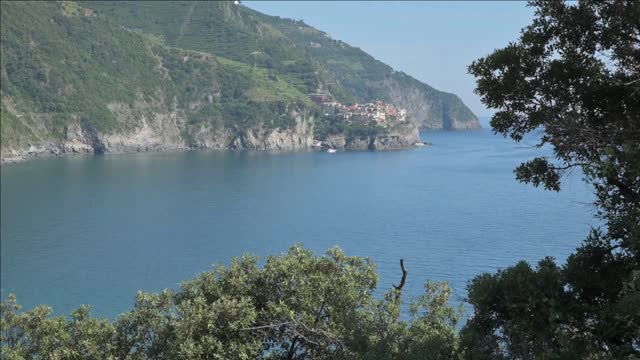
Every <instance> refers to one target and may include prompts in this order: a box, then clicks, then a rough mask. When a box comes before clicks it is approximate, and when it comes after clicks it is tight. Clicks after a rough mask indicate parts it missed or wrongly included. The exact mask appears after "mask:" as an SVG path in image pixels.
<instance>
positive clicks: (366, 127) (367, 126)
mask: <svg viewBox="0 0 640 360" xmlns="http://www.w3.org/2000/svg"><path fill="white" fill-rule="evenodd" d="M382 132H384V128H383V127H382V126H380V125H378V123H376V122H375V121H373V120H370V121H368V122H354V123H351V124H349V125H348V126H347V128H346V131H345V135H346V136H347V138H364V137H372V136H376V135H378V134H380V133H382Z"/></svg>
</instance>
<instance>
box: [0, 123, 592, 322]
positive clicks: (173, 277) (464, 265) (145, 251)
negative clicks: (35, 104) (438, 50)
mask: <svg viewBox="0 0 640 360" xmlns="http://www.w3.org/2000/svg"><path fill="white" fill-rule="evenodd" d="M423 138H424V139H425V140H427V141H431V142H432V143H433V144H434V145H433V146H432V147H429V148H423V149H412V150H407V151H396V152H380V153H371V152H347V153H337V154H327V153H314V152H306V153H276V154H269V153H250V152H183V153H151V154H129V155H113V156H89V157H69V158H59V159H51V160H37V161H32V162H27V163H24V164H17V165H9V166H3V167H2V169H1V180H2V181H1V184H2V185H1V188H2V193H1V195H2V196H1V199H2V200H1V205H2V207H1V209H2V212H1V220H2V222H1V250H2V252H1V254H2V255H1V260H2V263H1V281H2V282H1V292H2V296H3V297H4V296H6V295H7V294H8V293H15V294H16V295H17V296H18V300H19V302H21V303H22V304H23V305H24V306H25V308H27V309H29V308H31V307H33V306H34V305H37V304H40V303H46V304H49V305H51V306H53V307H54V309H55V310H56V312H58V313H69V312H70V311H71V310H73V309H74V308H76V307H77V306H79V305H80V304H92V305H93V309H94V313H95V314H97V315H100V316H109V317H111V316H115V315H116V314H118V313H120V312H123V311H125V310H128V309H129V308H130V307H131V306H132V304H133V298H134V294H135V292H136V291H137V290H146V291H158V290H161V289H163V288H166V287H175V286H176V284H178V283H179V282H180V281H181V280H184V279H189V278H191V277H193V276H194V275H195V274H197V273H199V272H202V271H205V270H209V269H211V266H212V264H214V263H227V262H228V261H229V258H230V257H232V256H237V255H241V254H242V253H245V252H249V253H253V254H257V255H260V256H265V255H269V254H277V253H281V252H283V251H285V250H286V249H287V248H288V247H289V246H291V245H292V244H295V243H298V242H299V243H303V244H304V245H305V246H307V247H309V248H311V249H313V250H315V251H316V252H317V253H322V252H324V251H325V250H326V249H328V248H329V247H332V246H334V245H339V246H340V247H342V248H343V249H344V250H345V251H346V252H347V253H348V254H352V255H361V256H369V257H371V258H372V259H373V260H374V261H375V262H376V263H377V264H378V269H379V273H380V274H381V282H380V286H381V288H383V289H385V290H386V289H387V288H389V287H390V286H391V284H392V283H394V282H397V281H398V280H399V277H400V269H399V266H398V260H399V259H400V258H404V259H406V263H407V267H408V270H409V278H408V283H407V287H406V291H407V293H408V295H417V294H419V293H420V292H421V291H422V284H423V282H424V280H425V279H427V278H430V279H434V280H448V281H450V282H451V284H452V285H453V287H454V289H455V298H456V301H460V300H461V299H462V298H463V297H464V296H465V285H466V283H467V281H468V280H470V279H471V278H472V277H473V276H474V275H477V274H479V273H482V272H487V271H495V270H496V269H498V268H501V267H505V266H508V265H511V264H514V263H515V262H516V261H517V260H520V259H525V260H528V261H537V260H538V259H540V258H541V257H543V256H546V255H552V256H555V257H556V258H558V259H559V260H564V259H565V258H566V256H567V255H568V254H569V253H570V252H571V251H573V249H574V248H575V247H576V246H577V245H578V244H579V243H580V242H581V240H582V239H583V238H584V237H585V235H586V234H587V232H588V229H589V226H590V225H592V224H594V223H595V221H594V219H593V217H592V212H593V211H592V208H591V207H590V206H589V205H588V203H589V202H590V200H591V198H592V197H591V196H590V193H589V190H588V188H587V187H586V186H585V185H584V184H583V183H582V182H581V177H580V175H575V174H574V175H573V176H572V177H571V178H570V179H568V181H567V183H566V185H565V187H564V189H563V191H562V192H560V193H553V192H547V191H543V190H539V189H534V188H532V187H530V186H527V185H523V184H519V183H517V182H516V181H515V180H514V176H513V173H512V170H513V168H514V167H515V166H516V165H517V164H519V163H520V162H521V161H522V160H525V159H528V158H530V157H532V156H533V155H534V154H536V153H537V151H536V150H531V149H530V148H527V147H526V145H527V144H526V142H525V144H519V145H518V144H514V143H512V142H510V141H509V140H505V139H503V138H501V137H498V136H493V135H491V133H490V132H489V131H487V130H483V131H472V132H432V133H425V134H423ZM529 145H530V144H529ZM538 153H539V152H538Z"/></svg>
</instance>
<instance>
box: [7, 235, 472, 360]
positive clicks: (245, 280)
mask: <svg viewBox="0 0 640 360" xmlns="http://www.w3.org/2000/svg"><path fill="white" fill-rule="evenodd" d="M377 281H378V275H377V273H376V271H375V265H374V264H373V263H371V262H370V261H369V260H368V259H363V258H359V257H353V256H347V255H346V254H344V252H342V250H340V249H339V248H332V249H330V250H328V251H327V253H326V254H325V255H324V256H315V255H314V254H313V253H312V252H311V251H310V250H307V249H304V248H303V247H301V246H294V247H292V248H290V249H289V251H288V252H287V253H286V254H282V255H279V256H270V257H267V258H266V260H265V263H264V266H262V267H259V266H258V259H257V258H256V257H253V256H248V255H245V256H243V257H240V258H234V259H233V260H232V261H231V263H230V265H229V266H228V267H223V266H216V267H215V269H214V270H212V271H208V272H204V273H202V274H200V275H198V276H197V277H196V278H195V279H193V280H189V281H186V282H184V283H182V284H181V286H180V289H179V290H178V291H176V292H172V291H168V290H166V291H164V292H161V293H158V294H153V293H142V292H139V293H138V294H137V295H136V303H135V307H134V309H133V310H131V311H129V312H127V313H124V314H122V315H120V316H119V317H118V318H117V319H116V320H114V321H108V320H106V319H96V318H93V317H91V316H90V314H89V307H81V308H79V309H78V310H76V311H74V312H73V313H72V314H71V317H70V318H65V317H53V318H52V317H50V314H51V309H50V308H47V307H44V306H41V307H38V308H36V309H34V310H32V311H29V312H25V313H20V312H19V306H18V305H17V302H16V299H15V297H14V296H13V295H10V296H9V297H8V298H7V299H6V300H5V301H4V302H3V303H2V308H1V309H2V318H1V319H2V337H1V338H0V345H1V349H2V357H3V358H7V359H13V358H15V359H23V358H26V359H31V358H55V359H104V358H106V359H116V358H117V359H257V358H264V359H382V358H388V359H451V358H455V356H457V352H458V340H457V335H456V330H455V326H456V324H457V321H458V320H459V317H460V312H459V309H458V310H454V309H452V308H450V307H449V305H448V301H449V297H450V295H451V289H450V288H449V287H448V286H447V285H446V284H440V283H431V282H428V283H427V284H426V285H425V294H424V296H422V297H420V298H418V299H416V300H415V301H414V302H413V303H412V305H411V320H401V319H400V308H401V306H402V299H401V297H399V296H398V295H399V293H397V290H395V289H394V290H391V291H390V292H388V293H387V294H386V295H385V296H384V298H383V299H376V298H374V297H373V295H372V294H373V293H374V292H375V291H376V285H377Z"/></svg>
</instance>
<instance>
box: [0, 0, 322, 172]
mask: <svg viewBox="0 0 640 360" xmlns="http://www.w3.org/2000/svg"><path fill="white" fill-rule="evenodd" d="M1 50H2V64H1V75H2V117H1V121H2V143H1V145H2V158H3V160H4V161H9V160H10V159H12V158H14V157H18V158H19V157H21V156H25V155H37V154H39V153H60V152H62V153H63V152H120V151H148V150H161V149H170V148H193V147H199V148H209V147H211V148H229V147H231V148H255V149H260V148H293V149H295V148H305V147H307V146H309V145H311V143H312V140H313V134H312V124H311V122H312V121H311V117H310V115H311V112H312V111H317V110H315V105H313V103H312V102H311V101H309V99H308V97H307V96H306V94H303V93H302V92H300V91H299V90H298V89H296V88H295V87H294V86H292V85H291V84H290V83H289V82H287V81H285V80H283V79H280V78H277V77H275V76H272V75H271V74H269V73H268V71H266V70H265V69H262V68H253V67H251V66H248V65H246V64H243V63H239V62H236V61H233V60H229V59H224V58H220V57H217V56H214V55H211V54H208V53H202V52H195V51H191V50H184V49H178V48H172V47H168V46H165V45H164V44H163V43H162V41H160V40H159V39H157V38H155V37H153V36H148V35H144V34H141V33H137V32H134V31H130V30H128V29H125V28H123V27H121V26H119V25H117V24H115V23H113V22H111V21H109V20H108V19H106V18H104V17H101V16H96V14H94V13H92V12H91V11H90V10H87V9H84V8H82V7H80V6H78V5H77V4H76V3H73V2H62V3H54V2H46V3H45V2H39V3H26V2H2V49H1Z"/></svg>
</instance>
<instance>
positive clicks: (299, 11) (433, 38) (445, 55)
mask: <svg viewBox="0 0 640 360" xmlns="http://www.w3.org/2000/svg"><path fill="white" fill-rule="evenodd" d="M243 4H244V5H246V6H248V7H250V8H252V9H255V10H258V11H260V12H263V13H265V14H268V15H277V16H280V17H286V18H291V19H296V20H299V19H302V20H304V22H305V23H307V24H309V25H311V26H313V27H316V28H318V29H319V30H322V31H325V32H327V33H329V35H331V37H333V38H334V39H339V40H342V41H344V42H346V43H348V44H350V45H352V46H356V47H359V48H361V49H362V50H364V51H366V52H367V53H369V54H371V55H372V56H373V57H375V58H376V59H378V60H380V61H382V62H384V63H386V64H388V65H390V66H391V67H393V68H394V69H395V70H398V71H404V72H406V73H407V74H409V75H412V76H413V77H415V78H416V79H418V80H421V81H423V82H425V83H427V84H429V85H431V86H433V87H435V88H436V89H438V90H443V91H447V92H452V93H454V94H457V95H458V96H460V97H461V98H462V100H463V101H464V103H465V104H467V106H469V107H470V108H471V110H472V111H473V112H474V113H475V114H476V115H478V116H489V115H491V114H493V112H494V110H492V109H487V108H486V107H485V106H484V105H483V104H482V103H481V102H480V98H479V96H477V95H476V94H474V93H473V89H474V87H475V80H474V78H473V76H471V75H469V74H468V73H467V66H468V65H469V64H470V63H471V62H472V61H473V60H475V59H477V58H479V57H482V56H484V55H488V54H489V53H491V52H492V51H493V50H494V49H498V48H501V47H503V46H505V45H507V44H508V43H509V42H510V41H515V40H517V39H518V36H519V33H520V29H522V28H523V27H525V26H526V25H528V24H530V23H531V20H532V19H533V9H531V8H529V7H527V6H526V3H525V2H523V1H513V2H507V1H488V2H472V1H442V2H439V1H438V2H436V1H434V2H418V1H393V2H392V1H373V2H364V1H348V2H338V1H335V2H334V1H325V2H323V1H304V2H303V1H243Z"/></svg>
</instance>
